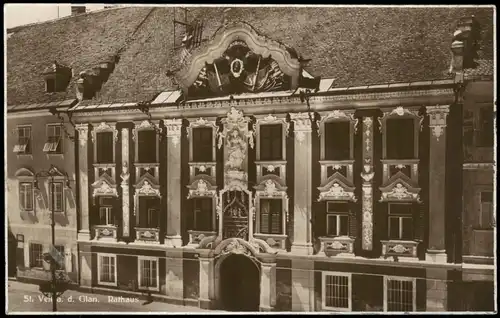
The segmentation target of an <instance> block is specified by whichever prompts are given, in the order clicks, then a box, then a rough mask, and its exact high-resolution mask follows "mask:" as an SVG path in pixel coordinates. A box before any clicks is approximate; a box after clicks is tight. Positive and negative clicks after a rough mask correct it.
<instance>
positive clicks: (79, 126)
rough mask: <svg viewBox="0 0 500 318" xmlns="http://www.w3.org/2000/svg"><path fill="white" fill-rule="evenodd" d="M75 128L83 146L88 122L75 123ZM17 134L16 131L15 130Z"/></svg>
mask: <svg viewBox="0 0 500 318" xmlns="http://www.w3.org/2000/svg"><path fill="white" fill-rule="evenodd" d="M76 130H77V131H78V137H79V139H80V147H83V146H85V145H86V144H87V140H88V137H89V125H88V124H77V125H76ZM16 134H17V132H16Z"/></svg>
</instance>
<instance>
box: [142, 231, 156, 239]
mask: <svg viewBox="0 0 500 318" xmlns="http://www.w3.org/2000/svg"><path fill="white" fill-rule="evenodd" d="M142 236H144V237H145V238H152V237H153V234H152V233H151V232H150V231H145V232H143V233H142Z"/></svg>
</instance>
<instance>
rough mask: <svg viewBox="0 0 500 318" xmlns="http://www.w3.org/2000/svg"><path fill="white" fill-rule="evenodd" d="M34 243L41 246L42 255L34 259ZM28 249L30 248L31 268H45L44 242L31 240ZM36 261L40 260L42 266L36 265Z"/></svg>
mask: <svg viewBox="0 0 500 318" xmlns="http://www.w3.org/2000/svg"><path fill="white" fill-rule="evenodd" d="M34 245H37V246H40V255H39V258H37V259H36V260H33V251H32V247H33V246H34ZM28 249H29V253H28V254H29V267H30V268H35V269H43V262H44V259H43V244H42V243H38V242H30V243H29V246H28ZM34 261H36V262H38V261H40V266H36V265H38V264H35V265H34V263H33V262H34Z"/></svg>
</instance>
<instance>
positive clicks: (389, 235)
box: [387, 202, 416, 241]
mask: <svg viewBox="0 0 500 318" xmlns="http://www.w3.org/2000/svg"><path fill="white" fill-rule="evenodd" d="M387 205H388V206H387V237H388V238H389V240H392V241H408V240H406V239H403V238H402V236H403V219H404V218H409V219H411V233H412V238H411V239H410V241H414V240H415V221H416V220H415V216H414V211H413V204H412V203H404V202H388V203H387ZM394 205H406V206H409V207H410V214H409V215H408V216H405V215H402V214H401V213H395V214H392V215H391V206H394ZM391 218H398V227H399V231H398V232H399V233H398V234H399V235H398V238H397V239H395V238H391V221H390V220H391Z"/></svg>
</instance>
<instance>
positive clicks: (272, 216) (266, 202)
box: [260, 199, 283, 234]
mask: <svg viewBox="0 0 500 318" xmlns="http://www.w3.org/2000/svg"><path fill="white" fill-rule="evenodd" d="M282 213H283V211H282V206H281V199H261V200H260V233H262V234H283V229H282Z"/></svg>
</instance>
